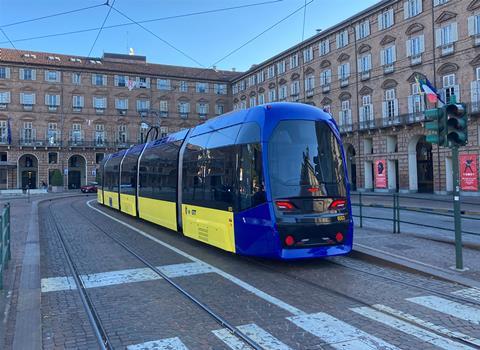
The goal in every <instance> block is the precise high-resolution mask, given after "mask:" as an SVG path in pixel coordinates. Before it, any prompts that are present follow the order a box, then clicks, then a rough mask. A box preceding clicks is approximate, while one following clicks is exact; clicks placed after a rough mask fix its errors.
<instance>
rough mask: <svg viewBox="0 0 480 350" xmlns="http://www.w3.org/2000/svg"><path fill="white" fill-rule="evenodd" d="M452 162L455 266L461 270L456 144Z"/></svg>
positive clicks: (460, 228) (460, 230) (460, 219)
mask: <svg viewBox="0 0 480 350" xmlns="http://www.w3.org/2000/svg"><path fill="white" fill-rule="evenodd" d="M452 163H453V191H454V192H453V216H454V220H455V268H456V269H457V270H463V251H462V217H461V213H460V180H459V171H458V146H456V145H455V146H453V147H452Z"/></svg>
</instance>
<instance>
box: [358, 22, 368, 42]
mask: <svg viewBox="0 0 480 350" xmlns="http://www.w3.org/2000/svg"><path fill="white" fill-rule="evenodd" d="M355 35H356V37H357V40H360V39H363V38H366V37H367V36H369V35H370V21H369V20H366V21H363V22H361V23H359V24H357V25H356V26H355Z"/></svg>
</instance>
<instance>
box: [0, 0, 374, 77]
mask: <svg viewBox="0 0 480 350" xmlns="http://www.w3.org/2000/svg"><path fill="white" fill-rule="evenodd" d="M113 1H114V0H109V2H110V4H111V5H112V4H113V6H114V8H116V9H118V10H119V11H120V12H121V13H123V14H125V15H126V16H128V17H129V18H130V19H133V20H135V21H142V20H149V19H159V18H165V17H172V16H178V15H185V14H191V13H195V12H200V11H207V10H216V9H225V8H229V7H237V6H242V5H249V4H258V5H256V6H251V7H244V8H237V9H230V10H225V11H220V12H214V13H207V14H198V15H194V16H187V17H177V18H170V19H163V20H161V21H154V22H149V23H144V24H142V26H144V28H145V29H146V30H145V29H144V28H141V27H140V26H138V25H136V24H133V23H132V22H130V20H129V19H128V18H126V17H124V16H122V15H121V14H120V13H118V12H116V11H115V10H110V14H109V16H108V18H107V20H106V22H105V26H107V27H108V26H110V25H116V24H126V23H128V24H129V25H128V26H120V27H115V28H104V29H103V30H102V31H101V32H100V35H99V36H98V39H97V41H96V42H95V45H93V44H94V41H95V38H96V37H97V34H98V33H99V30H93V31H87V32H82V33H76V34H71V35H60V36H56V37H49V38H41V39H32V38H33V37H38V36H44V35H49V34H56V33H65V32H70V31H77V30H84V29H90V28H100V27H101V25H102V23H103V21H104V20H105V18H106V16H107V13H108V11H109V7H108V6H106V5H102V4H104V3H105V0H83V1H65V0H40V1H39V0H0V28H1V29H2V30H3V31H4V32H5V34H6V35H7V36H8V38H9V39H10V40H12V42H13V44H14V45H15V47H16V48H17V49H24V50H32V51H45V52H53V53H62V54H72V55H80V56H86V55H88V54H89V52H90V51H91V54H90V56H96V57H101V56H102V55H103V53H104V52H114V53H125V54H126V53H128V50H129V48H133V49H134V52H135V54H137V55H143V56H147V61H148V62H151V63H162V64H171V65H180V66H189V67H211V66H212V65H214V64H215V65H216V67H217V68H218V69H225V70H231V69H232V68H235V69H236V70H237V71H245V70H247V69H248V68H250V66H251V65H253V64H258V63H261V62H262V61H264V60H266V59H268V58H270V57H272V56H274V55H276V54H278V53H280V52H282V51H284V50H286V49H288V48H289V47H291V46H293V45H296V44H298V43H299V42H301V41H302V34H303V23H304V21H303V19H304V11H303V9H302V6H304V4H305V3H307V4H308V6H307V7H306V13H305V30H304V34H303V37H304V38H305V39H307V38H309V37H311V36H312V35H314V34H316V30H317V29H323V30H325V29H327V28H329V27H331V26H332V25H335V24H336V23H338V22H340V21H342V20H344V19H346V18H348V17H350V16H352V15H354V14H355V13H357V12H359V11H361V10H363V9H365V8H367V7H369V6H371V5H373V4H375V3H376V2H378V0H361V1H359V0H335V1H331V0H313V1H312V0H307V1H305V0H115V2H113ZM95 5H102V6H97V7H94V8H90V9H87V10H84V11H81V12H74V13H70V14H66V15H62V16H58V17H52V18H47V19H42V20H38V21H33V22H26V23H22V24H17V25H9V24H12V23H14V22H19V21H24V20H30V19H33V18H37V17H41V16H47V15H51V14H54V13H59V12H65V11H71V10H75V9H79V8H83V7H93V6H95ZM298 9H300V10H299V11H297V12H296V13H294V11H296V10H298ZM292 13H293V14H292ZM289 15H291V16H290V17H288V18H287V19H286V20H284V21H283V22H281V23H280V24H278V25H277V26H275V27H274V28H272V29H270V30H268V31H267V32H266V33H264V34H263V35H261V36H259V37H258V38H257V39H255V40H253V41H252V42H250V43H248V44H247V45H245V46H244V47H243V48H241V49H240V50H238V51H236V52H235V53H233V54H232V55H230V56H229V57H226V58H225V56H227V54H229V53H230V52H232V51H234V50H236V49H237V48H239V47H240V46H242V45H243V44H245V43H246V42H248V41H249V40H251V39H253V38H254V37H255V36H257V35H259V34H260V33H262V32H263V31H265V30H266V29H267V28H269V27H271V26H272V25H274V24H275V23H276V22H278V21H280V20H281V19H283V18H285V17H287V16H289ZM147 30H148V31H147ZM21 39H29V40H21ZM0 47H5V48H12V45H11V44H10V43H9V41H8V40H7V39H6V38H5V36H4V35H3V33H2V32H0ZM92 47H93V49H92Z"/></svg>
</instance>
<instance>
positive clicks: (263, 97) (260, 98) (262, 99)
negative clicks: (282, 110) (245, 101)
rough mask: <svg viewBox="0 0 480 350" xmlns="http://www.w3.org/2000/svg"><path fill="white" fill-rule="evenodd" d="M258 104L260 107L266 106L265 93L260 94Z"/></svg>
mask: <svg viewBox="0 0 480 350" xmlns="http://www.w3.org/2000/svg"><path fill="white" fill-rule="evenodd" d="M258 104H259V105H263V104H265V94H264V93H261V94H258Z"/></svg>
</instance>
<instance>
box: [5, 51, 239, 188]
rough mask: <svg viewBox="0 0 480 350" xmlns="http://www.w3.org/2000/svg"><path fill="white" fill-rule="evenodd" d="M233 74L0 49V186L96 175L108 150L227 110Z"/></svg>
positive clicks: (68, 181)
mask: <svg viewBox="0 0 480 350" xmlns="http://www.w3.org/2000/svg"><path fill="white" fill-rule="evenodd" d="M237 75H238V73H235V72H228V71H217V70H213V69H197V68H187V67H177V66H167V65H159V64H151V63H148V62H147V61H146V58H145V57H143V56H129V55H119V54H107V53H106V54H104V56H103V57H102V58H87V57H78V56H69V55H59V54H48V53H42V52H29V51H19V50H11V49H1V50H0V189H10V188H25V187H27V186H28V187H30V188H38V187H41V186H42V185H49V184H50V182H51V181H50V180H51V176H52V174H53V172H54V170H56V169H58V170H60V172H61V174H63V178H64V186H65V187H68V188H79V186H81V185H84V184H85V183H87V182H89V181H93V180H95V177H96V176H95V175H96V170H97V168H98V164H99V163H100V162H101V160H102V159H103V157H104V155H105V154H107V153H111V152H115V151H117V150H118V149H122V148H128V147H130V146H131V145H132V144H136V143H139V142H142V141H144V140H145V137H146V133H147V130H148V129H149V126H150V125H154V126H159V130H160V133H161V134H167V133H170V132H174V131H177V130H180V129H183V128H189V127H192V126H194V125H197V124H198V123H201V122H202V121H204V120H206V119H208V118H211V117H213V116H215V115H219V114H222V113H224V112H226V111H228V110H231V109H232V103H231V101H232V97H231V89H230V86H229V81H230V80H231V79H232V78H233V77H235V76H237Z"/></svg>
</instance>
